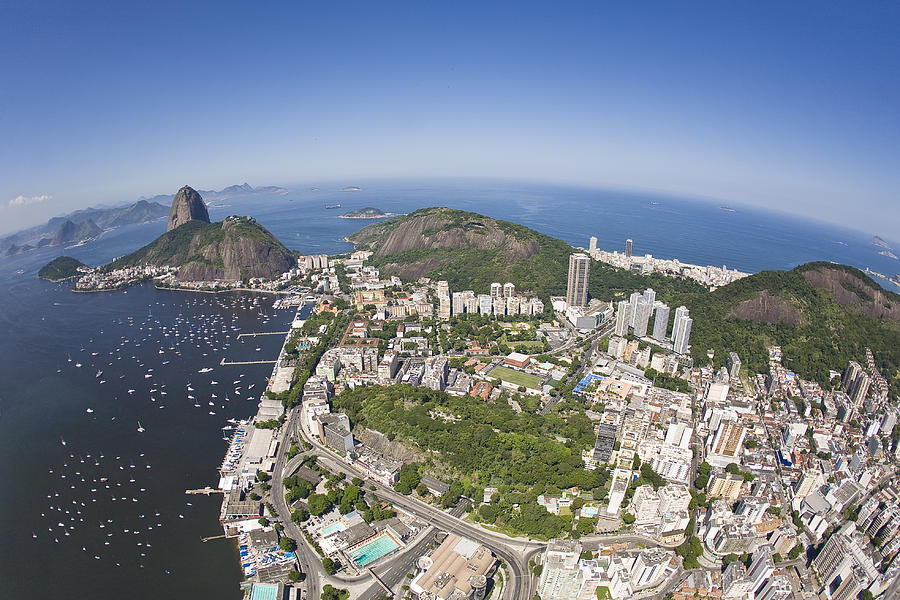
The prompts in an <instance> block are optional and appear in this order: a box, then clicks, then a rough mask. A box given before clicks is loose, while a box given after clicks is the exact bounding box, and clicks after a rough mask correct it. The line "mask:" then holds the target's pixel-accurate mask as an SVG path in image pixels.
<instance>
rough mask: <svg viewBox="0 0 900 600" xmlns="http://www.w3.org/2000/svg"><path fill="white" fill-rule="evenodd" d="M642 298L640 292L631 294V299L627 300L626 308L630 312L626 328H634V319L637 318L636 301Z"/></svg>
mask: <svg viewBox="0 0 900 600" xmlns="http://www.w3.org/2000/svg"><path fill="white" fill-rule="evenodd" d="M641 298H643V296H641V294H640V292H631V297H630V298H629V299H628V305H629V306H628V307H629V309H630V311H631V312H629V313H628V326H629V327H634V319H635V318H636V317H637V303H638V300H640V299H641Z"/></svg>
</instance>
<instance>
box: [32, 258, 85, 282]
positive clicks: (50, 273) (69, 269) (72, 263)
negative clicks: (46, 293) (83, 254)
mask: <svg viewBox="0 0 900 600" xmlns="http://www.w3.org/2000/svg"><path fill="white" fill-rule="evenodd" d="M84 266H87V265H85V264H84V263H83V262H81V261H80V260H78V259H75V258H72V257H71V256H58V257H56V258H54V259H53V260H51V261H50V262H49V263H47V264H46V265H44V266H43V267H41V270H40V271H38V277H40V278H41V279H47V280H49V281H63V280H65V279H71V278H72V277H78V267H84Z"/></svg>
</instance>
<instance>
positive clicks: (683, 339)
mask: <svg viewBox="0 0 900 600" xmlns="http://www.w3.org/2000/svg"><path fill="white" fill-rule="evenodd" d="M693 322H694V321H693V319H691V318H690V317H689V316H687V315H685V316H684V317H682V319H681V321H679V323H678V331H677V332H676V333H675V343H674V346H673V348H672V349H673V350H675V353H676V354H686V353H687V351H688V343H689V341H690V339H691V325H692V324H693Z"/></svg>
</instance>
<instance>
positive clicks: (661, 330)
mask: <svg viewBox="0 0 900 600" xmlns="http://www.w3.org/2000/svg"><path fill="white" fill-rule="evenodd" d="M668 328H669V307H668V306H666V305H665V304H663V303H662V302H657V303H656V319H655V320H654V321H653V339H654V340H656V341H658V342H662V341H664V340H665V339H666V332H667V331H668Z"/></svg>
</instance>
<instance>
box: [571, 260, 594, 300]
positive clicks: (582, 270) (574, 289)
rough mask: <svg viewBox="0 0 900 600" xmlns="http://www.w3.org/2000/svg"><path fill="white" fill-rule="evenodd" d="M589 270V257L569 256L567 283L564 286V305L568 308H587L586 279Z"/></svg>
mask: <svg viewBox="0 0 900 600" xmlns="http://www.w3.org/2000/svg"><path fill="white" fill-rule="evenodd" d="M590 269H591V257H590V256H588V255H587V254H582V253H580V252H579V253H577V254H572V255H570V256H569V282H568V285H567V286H566V304H568V305H569V306H587V303H588V302H587V294H588V277H589V275H590Z"/></svg>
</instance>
